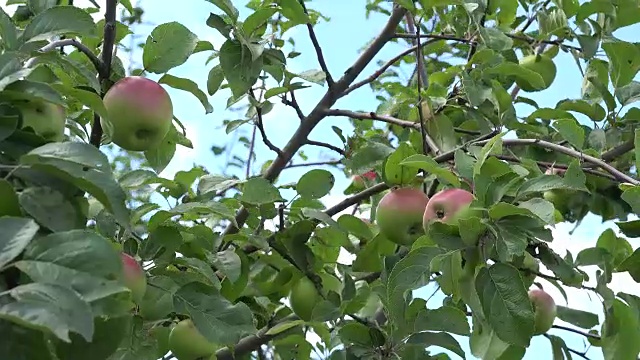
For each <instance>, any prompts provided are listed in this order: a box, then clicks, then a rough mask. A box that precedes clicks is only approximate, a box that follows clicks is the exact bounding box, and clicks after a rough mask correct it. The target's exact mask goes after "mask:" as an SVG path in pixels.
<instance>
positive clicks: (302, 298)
mask: <svg viewBox="0 0 640 360" xmlns="http://www.w3.org/2000/svg"><path fill="white" fill-rule="evenodd" d="M320 299H321V298H320V294H319V293H318V290H317V289H316V287H315V285H314V284H313V281H311V280H310V279H309V278H308V277H306V276H303V277H301V278H300V279H299V280H298V281H297V282H296V283H295V284H293V286H292V287H291V293H289V304H291V310H293V312H294V313H295V314H296V315H298V316H299V317H300V319H302V320H304V321H310V320H311V316H312V315H313V308H314V307H315V306H316V303H317V302H318V301H320Z"/></svg>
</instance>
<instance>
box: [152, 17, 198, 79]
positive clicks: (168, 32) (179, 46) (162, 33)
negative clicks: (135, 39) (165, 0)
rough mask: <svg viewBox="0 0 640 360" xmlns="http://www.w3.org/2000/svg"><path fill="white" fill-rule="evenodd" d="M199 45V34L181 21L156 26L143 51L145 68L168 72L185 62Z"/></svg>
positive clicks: (157, 72)
mask: <svg viewBox="0 0 640 360" xmlns="http://www.w3.org/2000/svg"><path fill="white" fill-rule="evenodd" d="M197 45H198V36H197V35H196V34H194V33H192V32H191V30H189V29H188V28H187V27H186V26H184V25H182V24H180V23H179V22H175V21H173V22H169V23H164V24H161V25H158V26H156V27H155V28H154V29H153V30H152V31H151V34H149V36H148V37H147V41H146V43H145V45H144V51H143V53H142V65H143V66H144V69H145V70H147V71H149V72H152V73H156V74H161V73H166V72H167V71H169V70H171V69H173V68H174V67H176V66H180V65H182V64H184V63H185V62H186V61H187V59H189V56H191V54H193V51H194V50H195V48H196V46H197Z"/></svg>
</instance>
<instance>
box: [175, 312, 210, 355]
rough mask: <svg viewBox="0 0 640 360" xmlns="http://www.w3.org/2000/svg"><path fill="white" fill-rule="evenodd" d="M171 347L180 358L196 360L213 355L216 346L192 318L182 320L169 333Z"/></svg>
mask: <svg viewBox="0 0 640 360" xmlns="http://www.w3.org/2000/svg"><path fill="white" fill-rule="evenodd" d="M169 349H170V350H171V352H172V353H173V355H174V356H175V357H177V358H178V360H196V359H199V358H202V357H208V356H211V355H212V354H213V353H214V352H215V351H216V350H217V348H216V346H215V345H214V344H212V343H211V342H209V340H207V338H205V337H204V336H203V335H202V334H201V333H200V332H199V331H198V329H197V328H196V326H195V325H194V324H193V321H191V319H186V320H182V321H180V322H179V323H178V324H176V326H175V327H174V328H173V329H172V330H171V333H170V334H169Z"/></svg>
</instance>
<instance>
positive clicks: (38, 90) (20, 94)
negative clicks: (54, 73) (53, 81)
mask: <svg viewBox="0 0 640 360" xmlns="http://www.w3.org/2000/svg"><path fill="white" fill-rule="evenodd" d="M1 95H2V97H5V98H9V99H14V100H44V101H47V102H51V103H54V104H57V105H62V106H64V105H65V102H64V99H63V98H62V96H61V95H60V94H59V93H58V92H57V91H56V90H55V89H54V88H53V87H52V86H51V85H49V84H45V83H41V82H35V81H29V80H18V81H16V82H13V83H11V84H9V85H7V86H6V87H5V88H4V91H3V92H2V93H1Z"/></svg>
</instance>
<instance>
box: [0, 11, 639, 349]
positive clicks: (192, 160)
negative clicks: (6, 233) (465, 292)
mask: <svg viewBox="0 0 640 360" xmlns="http://www.w3.org/2000/svg"><path fill="white" fill-rule="evenodd" d="M135 2H137V3H140V4H141V5H142V7H143V8H144V10H145V14H144V16H143V20H144V22H145V24H146V25H143V26H137V27H136V29H135V32H136V35H137V36H141V38H140V39H142V41H144V39H145V38H146V36H147V35H148V34H149V33H150V32H151V30H152V29H153V27H155V26H156V25H158V24H161V23H165V22H171V21H177V22H180V23H182V24H184V25H186V26H187V27H188V28H189V29H190V30H191V31H193V32H194V33H196V34H197V35H198V36H199V38H200V39H202V40H208V41H210V42H211V43H212V44H213V45H214V47H215V48H216V49H219V48H220V46H221V45H222V43H223V41H224V38H223V37H222V36H221V35H220V34H218V33H217V31H216V30H214V29H212V28H209V27H208V26H206V24H205V21H206V19H207V17H208V15H209V13H210V12H219V10H218V9H217V8H216V7H215V6H213V5H212V4H210V3H208V2H206V1H204V0H189V1H181V2H179V3H176V2H172V1H168V0H153V1H152V0H144V1H142V2H141V1H140V0H138V1H134V0H132V3H135ZM75 3H76V4H77V5H79V6H83V7H84V6H88V1H87V0H76V1H75ZM98 3H99V4H100V5H101V6H102V7H103V8H104V0H99V1H98ZM233 3H234V4H235V5H236V6H237V7H238V8H239V10H240V13H241V15H240V17H241V18H245V17H246V16H247V15H248V14H250V10H248V9H246V8H244V4H245V1H244V0H243V1H235V0H234V1H233ZM364 4H365V1H364V0H360V1H356V0H350V1H338V0H322V1H313V2H312V3H310V4H309V5H308V6H309V7H310V8H313V9H316V10H319V11H320V12H322V13H323V14H324V15H325V16H328V17H330V18H331V21H330V22H329V23H326V22H325V23H321V24H319V25H318V26H316V28H315V29H316V34H317V36H318V40H319V42H320V44H321V45H322V48H323V50H324V56H325V59H326V62H327V64H328V67H329V71H330V72H331V74H332V75H333V77H334V79H337V78H339V77H340V76H341V75H342V73H343V72H344V71H345V70H346V69H347V68H348V67H349V66H350V65H351V64H352V63H353V61H354V60H355V59H356V58H357V56H358V55H359V50H360V49H361V48H362V47H363V46H364V45H366V44H367V43H368V42H369V41H370V40H371V39H372V38H373V37H375V36H376V35H377V34H378V32H379V31H380V29H381V27H382V26H383V25H384V23H385V22H386V17H384V16H380V15H375V14H374V15H373V16H371V17H370V18H369V19H366V17H365V10H364ZM0 5H2V7H3V9H5V11H8V12H10V13H12V12H13V11H14V9H15V6H6V0H0ZM101 14H102V12H101V13H98V14H96V15H95V17H96V18H100V17H101V16H102V15H101ZM639 30H640V28H639V27H638V26H630V27H627V28H625V29H623V30H622V31H620V32H619V33H617V34H616V36H617V37H619V38H621V39H623V40H627V41H638V39H639V37H640V36H639V35H638V34H640V32H638V31H639ZM286 35H288V36H293V37H294V38H295V40H296V47H295V49H296V51H298V52H301V53H302V55H300V56H299V57H297V58H295V59H293V60H289V62H288V69H289V70H290V71H292V72H302V71H305V70H309V69H319V65H318V62H317V59H316V56H315V53H314V51H313V47H312V45H311V42H310V40H309V38H308V35H307V31H306V28H305V27H303V26H298V27H296V28H293V29H291V30H289V31H288V32H287V34H286ZM125 41H126V40H125ZM404 49H406V47H405V46H404V45H402V44H388V45H386V46H385V47H384V49H383V50H382V51H381V52H380V53H379V54H378V56H377V57H376V58H375V59H374V61H372V63H371V64H370V65H369V66H368V67H367V68H366V69H365V70H364V71H363V73H362V74H361V76H360V78H363V77H366V76H368V75H370V74H371V73H372V72H373V71H375V70H376V69H377V68H378V66H377V65H376V61H377V60H385V61H386V60H388V59H389V58H391V57H393V56H395V55H397V54H398V53H399V52H401V51H402V50H404ZM288 50H291V49H288ZM208 55H209V54H208V53H200V54H196V55H194V56H192V57H191V58H190V59H189V61H187V63H185V64H184V65H182V66H180V67H177V68H175V69H173V70H171V71H170V74H172V75H175V76H180V77H185V78H189V79H191V80H193V81H195V82H196V83H198V84H199V86H200V88H201V89H203V90H204V91H206V79H207V74H208V72H209V70H210V69H211V67H212V66H214V64H215V63H216V62H213V63H210V64H208V65H205V61H206V59H207V57H208ZM120 56H121V58H122V59H123V61H124V62H125V66H127V65H128V63H129V61H130V59H128V58H127V57H123V56H124V55H123V54H121V55H120ZM141 59H142V53H141V51H137V52H136V53H135V54H134V55H133V58H132V60H133V61H134V63H137V64H140V63H141ZM555 61H556V65H557V67H558V76H557V78H556V81H555V82H554V84H553V85H552V86H551V87H550V88H549V89H547V90H545V91H543V92H539V93H534V94H527V95H526V96H527V97H530V98H532V99H534V100H535V101H537V102H538V104H539V105H540V106H548V107H554V106H555V104H556V103H557V102H558V101H560V100H562V99H566V98H569V99H578V98H580V87H581V82H582V78H581V76H580V72H579V70H578V68H577V67H576V65H575V63H574V61H573V59H572V57H571V56H570V55H568V54H566V53H563V52H560V54H559V55H558V56H557V57H556V59H555ZM409 75H410V71H407V73H406V76H407V77H408V76H409ZM149 77H151V78H154V79H157V78H159V76H158V75H155V74H152V75H150V76H149ZM167 90H168V91H169V93H170V95H171V97H172V100H173V105H174V113H175V115H176V116H177V117H178V118H179V119H180V120H181V121H182V122H183V124H184V125H185V126H186V127H187V131H188V133H187V136H188V137H189V138H190V139H191V140H192V142H193V144H194V149H193V150H192V149H187V148H182V147H179V149H178V151H177V153H176V156H175V157H174V159H173V161H172V162H171V163H170V164H169V166H168V167H167V168H166V169H165V171H163V172H162V174H161V175H162V176H163V177H167V178H172V177H173V174H175V172H177V171H179V170H188V169H190V168H191V167H192V165H193V164H197V165H202V166H204V167H206V168H207V169H208V170H209V171H210V172H211V173H214V174H222V173H225V174H228V175H231V174H234V175H237V176H240V177H243V176H244V169H237V170H234V169H225V168H224V165H225V163H224V157H215V156H214V155H213V154H212V152H211V151H210V148H211V146H214V145H215V146H224V145H225V144H227V143H230V142H233V141H234V140H235V139H237V136H238V135H233V134H232V135H226V133H225V131H224V127H223V125H222V122H223V120H225V119H226V120H231V119H237V118H241V117H242V113H233V112H231V111H229V110H226V109H225V108H226V100H227V97H228V96H229V94H230V93H229V92H228V91H226V90H221V91H219V92H218V93H217V94H215V95H214V96H213V97H210V102H211V104H212V105H213V107H214V112H213V113H211V114H208V115H207V114H205V111H204V108H203V107H202V105H201V104H200V103H199V102H198V100H196V98H195V97H193V96H192V95H191V94H189V93H186V92H182V91H179V90H173V89H171V88H167ZM324 91H325V89H324V88H323V87H321V86H318V85H312V87H310V88H307V89H304V90H302V91H297V92H296V97H297V100H298V102H299V104H300V106H301V108H302V110H303V112H304V113H305V114H307V113H309V112H310V111H311V109H312V108H313V106H315V104H316V103H317V101H318V100H319V99H320V98H321V97H322V95H323V94H324ZM274 99H275V98H274ZM377 105H378V101H377V100H376V99H375V97H374V94H373V93H372V92H371V91H370V90H369V88H368V87H367V86H365V87H362V88H360V89H359V90H357V91H354V92H353V93H351V94H350V95H348V96H347V97H345V98H343V99H341V100H340V101H338V103H337V104H336V105H335V106H334V108H340V109H349V110H354V111H358V110H362V111H373V110H375V108H376V106H377ZM516 108H517V110H518V115H520V116H523V115H526V114H528V113H529V112H531V111H532V110H533V109H532V108H531V107H528V106H526V105H519V106H517V107H516ZM264 121H265V128H266V132H267V134H268V137H269V139H270V140H271V141H272V142H273V143H274V144H276V145H277V146H279V147H280V148H282V147H283V146H284V145H285V144H286V142H287V141H288V139H289V138H290V136H291V134H293V132H294V131H295V130H296V127H297V125H298V124H299V120H298V118H297V116H296V114H295V112H294V111H293V109H291V108H287V107H285V106H284V105H282V104H280V103H276V104H275V107H274V109H273V110H272V111H271V112H270V113H269V114H267V115H266V116H265V117H264ZM332 125H334V126H337V127H339V128H341V129H342V130H343V132H345V133H348V132H350V131H351V129H352V127H351V125H350V124H349V121H348V119H347V118H329V119H326V120H324V121H323V122H322V123H321V124H320V125H319V126H318V127H317V128H316V129H315V130H314V131H313V132H312V134H311V136H310V137H311V139H315V140H320V141H323V142H328V143H332V144H334V145H336V146H341V143H340V140H339V138H338V137H337V136H336V135H335V134H334V133H333V131H332V130H331V126H332ZM250 135H251V127H250V126H246V127H244V128H242V129H241V133H240V136H247V137H250ZM256 152H257V161H255V162H254V164H255V166H254V167H253V173H254V174H255V173H257V172H258V171H260V167H261V166H262V164H263V163H264V162H265V161H267V160H270V159H273V158H274V153H273V152H271V151H270V150H269V149H267V148H266V147H265V146H264V145H263V144H262V142H261V141H257V143H256ZM304 152H305V153H306V154H307V155H308V156H309V157H310V159H313V161H318V160H330V159H336V158H337V155H338V154H335V153H332V152H331V151H330V150H327V149H324V148H315V147H309V146H308V147H305V148H304ZM247 154H248V150H247V149H244V148H243V147H242V145H241V144H238V145H236V147H235V150H234V155H237V156H240V157H243V158H246V156H247ZM301 162H303V161H302V160H301V159H299V158H295V159H294V163H301ZM308 170H310V168H293V169H287V170H285V171H284V172H283V173H282V174H281V176H280V180H279V182H280V183H289V182H295V181H296V180H297V179H299V178H300V176H301V175H302V174H304V173H305V172H307V171H308ZM332 172H333V174H334V175H335V176H336V179H337V181H336V184H335V187H334V189H333V191H332V193H331V194H330V195H329V196H327V197H326V198H325V199H324V202H325V203H326V204H327V206H331V205H333V204H335V203H337V202H339V201H341V200H342V199H343V198H344V195H343V194H342V193H343V191H344V189H345V188H346V187H347V185H348V184H349V181H348V179H347V178H346V177H345V176H344V175H343V173H342V172H341V171H339V170H332ZM283 195H284V196H285V197H290V196H291V195H292V193H291V192H284V191H283ZM608 227H609V228H613V229H614V230H615V231H616V232H617V233H619V232H618V230H617V228H616V226H615V224H613V223H612V222H607V223H602V221H601V219H600V218H599V217H596V216H593V215H589V216H587V218H585V220H584V221H583V223H582V224H581V225H580V226H579V227H578V228H577V229H576V230H575V231H574V232H573V233H572V234H570V232H571V231H572V230H573V228H574V225H573V224H559V225H557V226H556V228H555V229H554V230H553V231H554V242H553V243H552V244H551V246H552V247H553V249H554V250H555V251H557V252H559V253H560V254H561V255H564V253H565V252H566V251H570V252H572V254H574V256H575V255H576V254H577V253H578V252H579V251H580V250H581V249H584V248H587V247H592V246H595V242H596V240H597V238H598V236H599V235H600V234H601V233H602V231H603V230H604V229H606V228H608ZM630 241H631V243H632V246H633V248H634V249H635V248H637V247H638V241H637V239H630ZM349 260H350V258H349V257H348V256H342V257H341V261H344V262H348V261H349ZM585 270H586V271H588V272H589V273H590V275H591V276H592V278H593V274H594V273H595V268H593V269H590V268H587V269H585ZM542 283H543V285H544V286H545V290H547V291H548V292H549V293H551V294H552V296H554V298H555V299H556V302H557V303H558V304H561V305H565V306H569V307H573V308H577V309H582V310H587V311H592V312H595V313H598V314H599V315H600V318H601V320H602V319H603V317H602V311H601V305H600V302H599V301H598V299H597V298H596V297H595V296H594V295H593V294H589V293H587V292H586V291H580V290H577V289H573V288H566V289H565V290H566V292H567V294H568V297H569V302H568V304H567V303H565V301H564V299H563V298H562V296H561V295H560V293H559V292H558V291H557V290H556V289H555V288H554V287H553V286H552V285H550V284H549V283H547V282H545V281H542ZM590 285H593V284H590ZM611 287H612V288H613V289H614V291H615V292H618V291H625V292H629V293H632V294H635V295H638V296H640V290H639V286H638V284H637V283H635V282H634V281H633V280H632V279H631V278H630V277H629V276H628V275H627V274H626V273H625V274H615V275H614V280H613V282H612V284H611ZM434 291H435V287H434V286H427V287H425V288H422V289H419V290H417V291H416V292H415V295H416V296H418V297H423V298H428V297H429V296H430V295H431V294H432V293H433V292H434ZM442 298H443V297H442V294H441V293H440V294H437V295H435V296H433V297H432V298H431V300H430V301H429V303H428V304H429V306H430V307H438V306H440V304H441V302H442ZM556 323H557V324H562V325H567V326H571V325H570V324H566V323H563V322H562V321H560V320H557V321H556ZM551 333H552V334H554V335H559V336H562V337H563V338H564V339H565V341H566V342H567V344H568V346H569V347H571V348H573V349H575V350H578V351H583V350H584V349H586V347H587V345H588V343H587V341H586V339H585V338H584V337H582V336H580V335H576V334H573V333H570V332H567V331H562V330H555V329H554V330H552V331H551ZM457 338H458V339H459V341H460V344H461V345H462V347H463V349H465V351H466V352H467V354H468V355H467V356H468V358H473V356H472V355H471V353H470V351H469V349H468V340H467V338H465V337H457ZM550 349H551V348H550V345H549V342H548V341H547V340H546V339H545V338H544V337H542V336H538V337H535V338H534V339H533V340H532V345H531V347H530V348H529V350H528V351H527V354H526V356H525V359H528V360H535V359H547V358H550V357H551V353H550ZM431 350H432V351H436V352H437V350H440V349H436V348H433V349H431ZM445 352H446V351H445ZM447 353H448V354H451V353H450V352H447ZM586 355H587V356H588V357H589V358H590V359H602V355H601V354H600V350H599V349H597V348H592V349H591V350H590V351H589V352H588V353H587V354H586ZM451 356H452V358H454V359H455V358H458V357H457V356H456V355H453V354H451Z"/></svg>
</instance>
